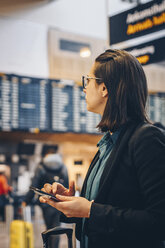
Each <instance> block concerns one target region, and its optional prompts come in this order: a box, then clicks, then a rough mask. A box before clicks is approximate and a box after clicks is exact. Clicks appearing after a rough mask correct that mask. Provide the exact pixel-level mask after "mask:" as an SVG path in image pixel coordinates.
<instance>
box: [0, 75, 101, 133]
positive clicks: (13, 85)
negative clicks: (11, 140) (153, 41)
mask: <svg viewBox="0 0 165 248" xmlns="http://www.w3.org/2000/svg"><path fill="white" fill-rule="evenodd" d="M99 121H100V116H99V115H98V114H93V113H91V112H88V111H87V109H86V102H85V94H84V92H83V90H82V87H79V86H77V85H76V84H75V83H74V82H73V81H68V80H50V79H39V78H32V77H24V76H18V75H12V74H6V75H3V76H0V129H1V130H3V131H13V130H24V131H30V132H76V133H97V129H96V128H95V127H96V126H97V124H98V123H99Z"/></svg>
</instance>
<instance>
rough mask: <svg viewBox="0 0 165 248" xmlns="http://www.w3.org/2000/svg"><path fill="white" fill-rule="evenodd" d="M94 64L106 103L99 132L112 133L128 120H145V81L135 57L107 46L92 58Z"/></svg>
mask: <svg viewBox="0 0 165 248" xmlns="http://www.w3.org/2000/svg"><path fill="white" fill-rule="evenodd" d="M95 65H96V66H95V71H94V74H95V77H97V78H101V79H102V82H104V84H105V86H106V88H107V90H108V100H107V104H106V106H105V110H104V113H103V116H102V119H101V121H100V123H99V124H98V126H97V127H98V128H99V129H100V130H101V131H102V132H105V131H108V130H110V131H112V132H114V131H115V130H117V129H118V128H120V127H121V125H123V124H125V123H127V122H128V121H129V120H134V121H136V122H141V121H148V119H147V115H146V111H145V107H146V101H147V96H148V90H147V81H146V77H145V74H144V71H143V68H142V66H141V64H140V63H139V62H138V60H137V59H136V58H135V57H134V56H132V55H131V54H129V53H128V52H126V51H123V50H112V49H109V50H106V51H105V52H104V53H102V54H101V55H99V56H98V57H97V58H96V59H95ZM96 82H97V83H98V84H100V81H96Z"/></svg>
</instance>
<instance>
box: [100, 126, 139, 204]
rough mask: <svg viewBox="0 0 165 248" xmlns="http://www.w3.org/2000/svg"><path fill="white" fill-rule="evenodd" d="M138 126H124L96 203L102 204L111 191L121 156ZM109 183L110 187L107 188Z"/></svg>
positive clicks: (111, 155) (103, 176) (105, 171)
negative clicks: (107, 193)
mask: <svg viewBox="0 0 165 248" xmlns="http://www.w3.org/2000/svg"><path fill="white" fill-rule="evenodd" d="M137 126H138V124H137V123H133V122H129V123H127V124H126V125H124V127H123V129H122V130H121V133H120V134H119V137H118V139H117V142H116V144H115V146H114V148H113V150H112V152H111V154H110V156H109V158H108V160H107V163H106V165H105V168H104V171H103V174H102V176H101V179H100V187H99V192H98V195H97V197H96V201H99V202H101V201H102V199H103V198H104V197H105V195H106V192H108V191H109V190H110V188H111V184H112V182H113V179H114V178H115V173H116V172H117V169H118V166H119V165H120V160H121V156H122V154H123V152H124V149H125V148H126V147H127V145H126V144H127V143H128V141H129V139H130V137H131V136H132V134H133V133H134V131H135V129H136V128H137ZM107 182H108V187H105V185H107Z"/></svg>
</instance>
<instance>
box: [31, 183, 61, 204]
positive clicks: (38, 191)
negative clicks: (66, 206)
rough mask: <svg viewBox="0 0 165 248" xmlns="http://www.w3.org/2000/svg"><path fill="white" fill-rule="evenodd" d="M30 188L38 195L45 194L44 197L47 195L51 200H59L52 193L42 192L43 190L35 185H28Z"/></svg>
mask: <svg viewBox="0 0 165 248" xmlns="http://www.w3.org/2000/svg"><path fill="white" fill-rule="evenodd" d="M30 190H33V191H34V192H35V193H36V194H38V195H41V196H46V197H48V198H49V199H51V200H53V201H56V202H59V200H58V199H57V198H56V197H55V196H54V195H52V194H49V193H46V192H44V191H42V190H40V189H37V188H35V187H32V186H30Z"/></svg>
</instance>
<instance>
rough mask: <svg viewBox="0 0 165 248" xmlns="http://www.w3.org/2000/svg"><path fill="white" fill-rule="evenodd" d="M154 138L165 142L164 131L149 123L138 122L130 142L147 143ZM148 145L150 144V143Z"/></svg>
mask: <svg viewBox="0 0 165 248" xmlns="http://www.w3.org/2000/svg"><path fill="white" fill-rule="evenodd" d="M154 140H155V141H156V140H157V141H158V140H159V141H161V142H163V143H164V144H165V131H164V130H163V129H161V128H158V127H156V126H154V125H153V124H151V123H140V124H139V125H138V126H137V127H136V129H135V131H134V133H133V135H132V137H131V140H130V142H131V143H135V144H139V143H142V142H143V143H148V144H149V143H150V142H152V141H154ZM150 145H152V143H151V144H150Z"/></svg>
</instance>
